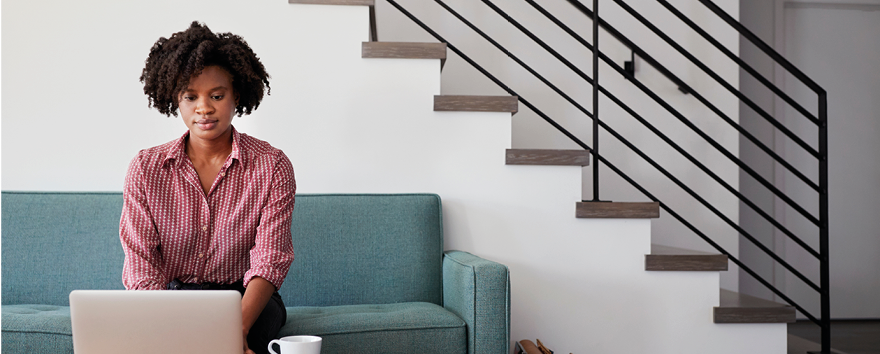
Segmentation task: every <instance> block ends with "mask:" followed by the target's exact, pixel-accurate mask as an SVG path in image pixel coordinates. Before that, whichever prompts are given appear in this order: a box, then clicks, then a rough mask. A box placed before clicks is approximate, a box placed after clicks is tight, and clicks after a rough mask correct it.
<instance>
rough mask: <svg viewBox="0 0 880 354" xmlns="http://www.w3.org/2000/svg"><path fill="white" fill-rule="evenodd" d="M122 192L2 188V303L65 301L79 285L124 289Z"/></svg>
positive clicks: (47, 303) (61, 304)
mask: <svg viewBox="0 0 880 354" xmlns="http://www.w3.org/2000/svg"><path fill="white" fill-rule="evenodd" d="M121 214H122V193H56V192H3V193H2V223H3V224H2V227H3V233H2V248H3V249H2V257H3V259H2V262H3V268H2V273H3V304H4V305H8V304H46V305H59V306H66V305H67V303H68V300H67V297H68V295H69V294H70V292H71V291H72V290H75V289H123V286H122V261H123V258H124V257H125V256H124V254H123V252H122V246H121V244H120V243H119V217H120V215H121Z"/></svg>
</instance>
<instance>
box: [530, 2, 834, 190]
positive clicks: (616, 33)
mask: <svg viewBox="0 0 880 354" xmlns="http://www.w3.org/2000/svg"><path fill="white" fill-rule="evenodd" d="M525 1H526V2H528V3H529V4H530V5H532V7H534V8H535V9H536V10H538V12H541V13H542V14H543V15H544V16H545V17H547V18H548V19H550V20H551V21H553V22H554V23H555V24H556V25H558V26H559V27H560V28H563V30H565V29H566V28H567V26H565V24H563V23H562V22H561V21H559V20H558V19H556V18H555V17H554V16H553V15H551V14H550V13H549V12H547V11H546V10H545V9H544V8H542V7H541V6H540V5H538V4H537V3H535V2H534V1H533V0H525ZM568 2H569V3H570V4H572V5H573V6H574V7H575V8H576V9H578V10H579V11H581V12H582V13H583V14H585V15H587V17H589V18H593V13H592V11H590V10H589V9H587V8H586V7H585V6H583V4H582V3H580V2H578V1H576V0H568ZM599 24H600V25H601V26H602V28H604V29H605V30H606V31H607V32H608V33H609V34H611V35H612V36H613V37H614V38H616V39H617V40H619V41H620V42H621V43H623V45H624V46H626V47H627V48H629V49H630V50H632V51H633V52H635V53H637V54H638V55H639V57H641V58H642V60H644V61H645V62H647V63H649V64H651V66H653V67H654V68H655V69H657V70H658V71H660V72H661V73H663V75H664V76H666V77H667V78H669V79H670V80H673V82H680V84H678V86H679V87H680V88H684V89H685V90H686V91H688V92H689V93H691V94H693V96H694V98H696V99H697V100H698V101H700V103H702V104H703V105H705V106H706V107H707V108H709V109H710V110H711V111H712V112H714V113H715V114H717V115H718V116H719V117H720V118H721V119H722V120H724V121H725V122H726V123H727V124H728V125H730V126H731V127H733V128H734V129H736V130H737V131H738V132H739V133H740V134H742V135H743V136H744V137H745V138H746V139H748V140H749V141H751V142H752V143H753V144H755V146H757V147H758V148H759V149H761V151H763V152H764V153H766V154H768V155H770V157H772V158H773V160H774V161H776V162H778V163H779V164H781V165H782V166H783V167H785V168H786V169H787V170H789V171H790V172H791V173H792V174H794V175H795V176H796V177H798V178H799V179H800V180H801V181H803V182H804V183H806V184H807V185H808V186H810V188H813V189H814V190H816V191H818V190H819V186H818V185H817V184H816V183H815V182H813V181H812V180H811V179H810V178H809V177H807V176H806V175H804V174H803V173H802V172H801V171H800V170H798V169H797V168H795V167H794V166H792V165H791V164H790V163H788V162H787V161H785V159H783V158H782V157H781V156H779V155H778V154H777V153H776V152H774V151H773V150H772V149H770V148H769V147H767V145H766V144H764V143H763V142H761V141H760V140H759V139H758V138H756V137H755V136H754V135H753V134H751V133H749V132H748V131H747V130H745V129H744V128H743V127H742V126H740V125H739V124H738V123H736V122H735V121H733V120H732V119H730V117H728V116H727V114H725V113H724V112H722V111H721V110H720V109H718V107H716V106H715V105H713V104H712V103H711V102H709V101H708V100H707V99H706V98H705V97H703V95H701V94H700V93H699V92H697V91H696V90H694V89H693V88H691V87H690V86H689V85H688V84H685V83H684V82H682V81H681V79H679V78H678V76H676V75H675V74H673V73H672V72H671V71H669V70H668V69H666V67H665V66H663V65H662V64H660V63H659V62H658V61H657V60H656V59H654V58H653V57H652V56H651V55H650V54H648V53H647V52H646V51H645V50H643V49H642V48H641V47H639V46H638V45H636V44H635V43H633V42H632V41H631V40H630V39H629V38H627V37H626V36H624V35H623V34H622V33H620V32H619V31H618V30H617V29H616V28H614V27H613V26H611V24H609V23H607V22H606V21H604V20H602V19H601V18H600V19H599ZM566 32H568V34H569V35H571V36H572V37H574V38H576V39H577V38H579V37H580V36H578V35H577V34H576V33H575V32H574V31H571V30H567V31H566ZM581 44H583V45H585V46H587V48H590V50H592V46H590V45H589V44H587V43H586V41H583V40H581ZM625 76H626V77H627V78H629V77H628V75H625Z"/></svg>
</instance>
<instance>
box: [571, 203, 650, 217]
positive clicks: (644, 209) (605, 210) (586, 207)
mask: <svg viewBox="0 0 880 354" xmlns="http://www.w3.org/2000/svg"><path fill="white" fill-rule="evenodd" d="M575 217H578V218H582V219H598V218H612V219H656V218H659V217H660V203H657V202H578V203H577V205H576V207H575Z"/></svg>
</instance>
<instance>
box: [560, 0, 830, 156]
mask: <svg viewBox="0 0 880 354" xmlns="http://www.w3.org/2000/svg"><path fill="white" fill-rule="evenodd" d="M569 1H570V2H571V1H576V0H569ZM612 1H614V2H615V3H617V5H618V6H620V7H621V8H622V9H624V11H626V12H627V13H629V14H630V15H631V16H632V17H633V18H635V19H636V20H638V21H639V22H641V23H642V24H643V25H644V26H645V27H647V28H648V29H649V30H651V31H652V32H654V34H656V35H657V36H658V37H660V39H663V41H665V42H666V43H667V44H669V46H671V47H672V48H673V49H675V50H676V51H678V52H679V53H680V54H681V55H683V56H684V57H685V58H687V59H688V60H690V61H691V63H693V64H694V65H696V66H697V67H698V68H700V70H702V71H703V72H705V73H706V74H707V75H709V76H710V77H711V78H712V79H714V80H715V81H716V82H718V84H720V85H721V86H723V87H724V88H725V89H727V91H729V92H730V93H732V94H733V95H734V96H736V97H737V98H739V99H740V101H742V102H743V103H745V104H746V105H747V106H749V108H751V109H752V110H754V111H755V112H756V113H758V115H760V116H761V117H763V118H764V119H765V120H766V121H767V122H769V123H770V124H772V125H773V127H775V128H776V129H778V130H779V131H780V132H782V133H783V134H785V136H786V137H788V138H789V139H791V141H793V142H794V143H795V144H797V145H798V146H800V147H801V148H802V149H804V151H806V152H807V153H809V154H810V155H813V157H815V158H819V152H818V151H816V149H814V148H813V147H812V146H810V144H808V143H807V142H806V141H804V140H803V139H801V138H800V137H799V136H798V135H797V134H795V133H794V132H792V131H791V129H788V127H786V126H785V125H783V124H782V123H780V122H779V121H778V120H776V118H773V116H772V115H770V114H769V113H767V111H765V110H764V109H763V108H761V107H760V106H758V104H757V103H755V102H754V101H752V100H751V99H750V98H748V97H746V95H744V94H743V93H742V92H740V91H739V90H738V89H737V88H735V87H733V85H731V84H730V83H729V82H727V80H724V78H722V77H721V76H720V75H718V73H716V72H715V71H714V70H712V69H711V68H709V66H707V65H706V64H704V63H703V62H702V61H700V60H699V59H697V57H695V56H694V55H693V54H691V53H690V52H689V51H687V50H686V49H684V47H682V46H681V45H679V44H678V42H676V41H675V40H673V39H672V38H671V37H669V36H668V35H666V34H665V33H663V31H661V30H660V29H659V28H657V26H655V25H654V24H653V23H651V22H650V21H648V19H646V18H645V17H644V16H642V15H641V14H640V13H639V12H638V11H636V10H635V9H633V8H632V7H630V6H629V5H628V4H627V3H626V2H624V1H623V0H612Z"/></svg>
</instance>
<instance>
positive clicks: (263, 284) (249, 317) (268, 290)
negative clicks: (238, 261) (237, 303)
mask: <svg viewBox="0 0 880 354" xmlns="http://www.w3.org/2000/svg"><path fill="white" fill-rule="evenodd" d="M273 293H275V286H274V285H272V283H270V282H269V281H268V280H266V279H263V278H260V277H255V278H253V279H251V281H250V283H248V287H247V289H245V291H244V296H243V297H242V298H241V321H242V329H243V334H244V337H243V338H244V349H245V352H247V350H248V348H247V336H248V333H249V332H250V330H251V327H252V326H253V325H254V322H257V318H258V317H260V313H262V312H263V309H264V308H265V307H266V304H267V303H268V302H269V298H271V297H272V294H273Z"/></svg>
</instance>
